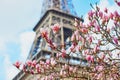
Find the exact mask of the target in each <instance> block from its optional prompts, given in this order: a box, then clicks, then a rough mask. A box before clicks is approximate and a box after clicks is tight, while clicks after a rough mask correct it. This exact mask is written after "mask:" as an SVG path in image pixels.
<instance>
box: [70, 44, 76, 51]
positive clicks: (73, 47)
mask: <svg viewBox="0 0 120 80" xmlns="http://www.w3.org/2000/svg"><path fill="white" fill-rule="evenodd" d="M70 51H71V52H75V46H74V45H73V44H72V45H71V46H70Z"/></svg>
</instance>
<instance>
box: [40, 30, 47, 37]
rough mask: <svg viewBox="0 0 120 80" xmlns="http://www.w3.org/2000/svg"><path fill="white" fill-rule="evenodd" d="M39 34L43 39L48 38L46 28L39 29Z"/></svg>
mask: <svg viewBox="0 0 120 80" xmlns="http://www.w3.org/2000/svg"><path fill="white" fill-rule="evenodd" d="M40 34H41V36H42V37H43V38H48V30H47V28H46V29H45V28H40Z"/></svg>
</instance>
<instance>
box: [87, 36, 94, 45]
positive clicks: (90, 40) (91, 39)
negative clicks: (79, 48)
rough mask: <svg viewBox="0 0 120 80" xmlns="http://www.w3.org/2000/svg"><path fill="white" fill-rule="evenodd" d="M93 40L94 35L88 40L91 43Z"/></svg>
mask: <svg viewBox="0 0 120 80" xmlns="http://www.w3.org/2000/svg"><path fill="white" fill-rule="evenodd" d="M92 41H93V37H92V36H88V42H89V43H90V44H91V43H92Z"/></svg>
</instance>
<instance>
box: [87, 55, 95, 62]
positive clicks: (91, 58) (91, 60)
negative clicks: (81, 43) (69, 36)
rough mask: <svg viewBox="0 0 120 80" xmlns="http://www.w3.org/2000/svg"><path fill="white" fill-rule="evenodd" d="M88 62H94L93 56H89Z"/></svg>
mask: <svg viewBox="0 0 120 80" xmlns="http://www.w3.org/2000/svg"><path fill="white" fill-rule="evenodd" d="M86 60H87V61H89V62H94V58H93V56H91V55H87V56H86Z"/></svg>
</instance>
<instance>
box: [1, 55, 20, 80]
mask: <svg viewBox="0 0 120 80" xmlns="http://www.w3.org/2000/svg"><path fill="white" fill-rule="evenodd" d="M3 63H4V68H5V76H6V80H12V79H13V78H14V76H15V75H16V74H17V73H18V72H19V70H18V69H16V68H15V67H14V66H13V65H12V64H13V63H12V62H11V61H10V57H9V55H8V54H4V61H3Z"/></svg>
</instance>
